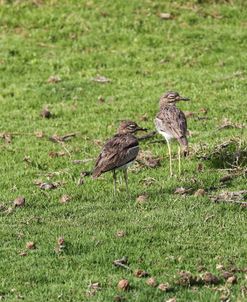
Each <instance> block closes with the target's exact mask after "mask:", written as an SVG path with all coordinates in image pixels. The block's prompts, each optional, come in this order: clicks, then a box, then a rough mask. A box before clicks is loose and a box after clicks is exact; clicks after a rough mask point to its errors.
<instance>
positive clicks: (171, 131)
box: [154, 91, 189, 174]
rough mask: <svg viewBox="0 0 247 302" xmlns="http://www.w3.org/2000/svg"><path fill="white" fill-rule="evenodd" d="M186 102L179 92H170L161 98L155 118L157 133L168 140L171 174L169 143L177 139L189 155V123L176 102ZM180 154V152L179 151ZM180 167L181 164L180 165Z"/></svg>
mask: <svg viewBox="0 0 247 302" xmlns="http://www.w3.org/2000/svg"><path fill="white" fill-rule="evenodd" d="M182 100H184V101H186V100H189V99H188V98H184V97H181V96H180V95H179V94H178V93H177V92H173V91H169V92H167V93H166V94H164V95H163V96H162V97H161V98H160V110H159V112H158V113H157V115H156V118H155V121H154V122H155V126H156V129H157V131H158V132H159V133H160V134H161V135H162V136H163V137H164V138H165V139H166V141H167V144H168V151H169V156H170V173H171V174H172V168H171V154H170V146H169V141H170V140H171V139H176V140H177V141H178V142H179V144H180V146H181V147H182V150H183V154H184V155H187V154H188V140H187V137H186V134H187V121H186V117H185V115H184V113H183V112H182V111H181V110H180V109H178V108H177V107H176V102H178V101H182ZM179 152H180V151H179ZM179 155H180V154H179ZM179 165H180V163H179Z"/></svg>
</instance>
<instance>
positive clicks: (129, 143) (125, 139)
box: [93, 134, 139, 177]
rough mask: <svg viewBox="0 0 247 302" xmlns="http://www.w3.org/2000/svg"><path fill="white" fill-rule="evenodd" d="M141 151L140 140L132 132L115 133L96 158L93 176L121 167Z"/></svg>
mask: <svg viewBox="0 0 247 302" xmlns="http://www.w3.org/2000/svg"><path fill="white" fill-rule="evenodd" d="M138 152H139V146H138V140H137V139H136V138H135V137H134V136H133V135H131V134H128V135H115V136H114V137H113V138H112V139H110V140H108V141H107V142H106V144H105V145H104V147H103V149H102V151H101V153H100V155H99V157H98V158H97V160H96V163H95V168H94V171H93V176H94V177H98V176H99V175H100V174H101V173H104V172H107V171H110V170H113V169H116V168H119V167H121V166H123V165H125V164H127V163H129V162H131V161H133V160H134V159H135V158H136V157H137V155H138Z"/></svg>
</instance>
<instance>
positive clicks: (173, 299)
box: [165, 297, 177, 302]
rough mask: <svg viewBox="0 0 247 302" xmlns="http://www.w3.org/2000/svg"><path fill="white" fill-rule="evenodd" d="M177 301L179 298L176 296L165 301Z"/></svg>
mask: <svg viewBox="0 0 247 302" xmlns="http://www.w3.org/2000/svg"><path fill="white" fill-rule="evenodd" d="M176 301H177V299H176V298H175V297H173V298H171V299H168V300H166V301H165V302H176Z"/></svg>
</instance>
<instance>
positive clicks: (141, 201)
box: [136, 194, 148, 204]
mask: <svg viewBox="0 0 247 302" xmlns="http://www.w3.org/2000/svg"><path fill="white" fill-rule="evenodd" d="M147 200H148V194H142V195H139V196H138V197H137V198H136V202H137V203H138V204H144V203H146V202H147Z"/></svg>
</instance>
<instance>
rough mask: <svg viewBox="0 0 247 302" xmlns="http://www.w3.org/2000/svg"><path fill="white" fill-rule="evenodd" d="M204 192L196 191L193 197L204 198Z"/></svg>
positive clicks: (202, 190) (201, 190)
mask: <svg viewBox="0 0 247 302" xmlns="http://www.w3.org/2000/svg"><path fill="white" fill-rule="evenodd" d="M205 193H206V192H205V190H204V189H198V190H197V191H196V192H195V193H194V196H197V197H198V196H204V195H205Z"/></svg>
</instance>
